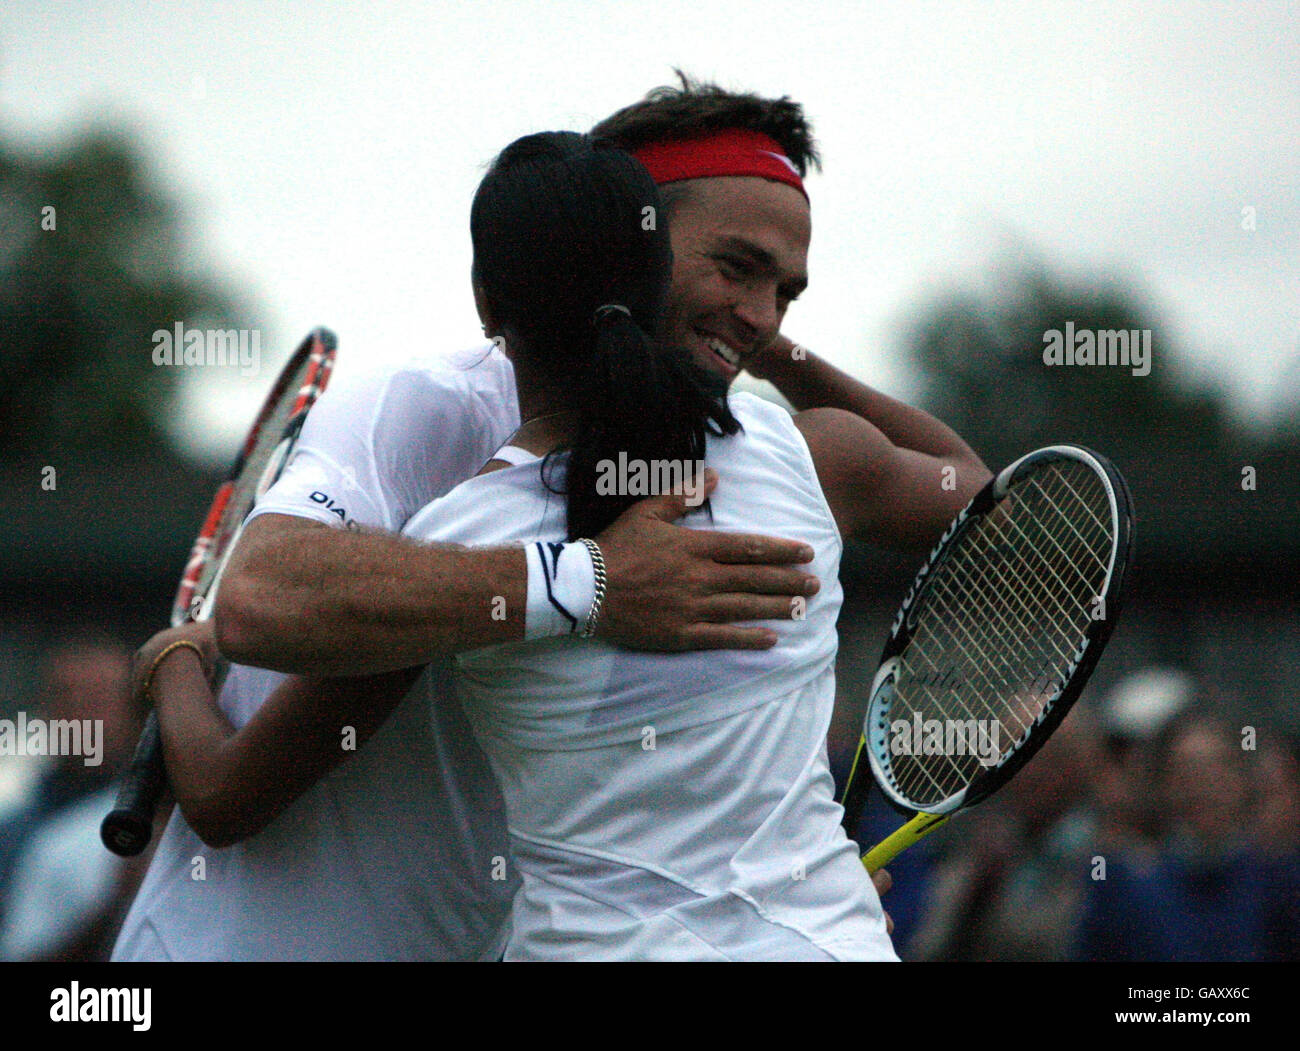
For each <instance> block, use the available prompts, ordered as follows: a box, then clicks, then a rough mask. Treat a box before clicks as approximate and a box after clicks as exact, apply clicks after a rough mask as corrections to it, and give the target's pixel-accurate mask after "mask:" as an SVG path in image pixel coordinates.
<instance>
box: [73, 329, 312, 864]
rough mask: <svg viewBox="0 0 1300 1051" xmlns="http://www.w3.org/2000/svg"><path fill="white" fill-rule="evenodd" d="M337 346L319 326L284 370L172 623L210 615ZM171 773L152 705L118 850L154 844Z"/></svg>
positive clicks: (111, 821)
mask: <svg viewBox="0 0 1300 1051" xmlns="http://www.w3.org/2000/svg"><path fill="white" fill-rule="evenodd" d="M337 346H338V340H337V338H336V337H335V335H334V333H333V332H331V331H329V329H326V328H318V329H315V330H314V331H313V332H312V333H311V334H310V335H309V336H308V337H307V338H306V339H305V340H303V342H302V344H301V345H300V346H299V347H298V349H297V350H295V351H294V353H293V356H292V357H291V358H290V359H289V361H288V363H287V364H286V365H285V366H284V368H283V369H282V370H281V371H280V375H279V376H278V377H277V378H276V381H275V384H274V386H273V387H272V388H271V392H270V394H268V395H267V398H266V401H265V402H264V403H263V405H262V408H261V411H260V412H258V414H257V419H256V420H255V421H254V422H253V426H252V429H251V430H250V431H249V432H248V436H247V437H246V438H245V439H244V444H243V447H242V448H241V449H240V453H239V457H238V459H237V460H236V461H235V465H234V467H232V468H231V470H230V473H229V474H228V475H227V477H226V480H225V481H224V482H222V483H221V487H220V488H219V489H218V490H217V494H216V496H215V497H214V498H213V500H212V506H211V508H209V510H208V514H207V517H206V518H205V519H204V520H203V526H202V528H200V530H199V535H198V538H197V539H196V540H195V541H194V547H193V549H192V551H191V552H190V557H189V561H188V562H186V564H185V572H184V573H183V574H182V576H181V583H180V587H179V588H178V589H177V591H176V599H175V601H174V602H173V603H172V616H171V623H172V627H177V626H179V625H181V624H186V623H189V622H191V621H203V620H207V619H208V617H209V616H210V615H211V612H212V605H213V602H214V601H215V600H216V596H217V587H218V585H219V584H220V583H221V573H222V570H223V569H225V566H226V562H227V561H228V560H229V558H230V553H231V552H232V551H233V550H234V548H235V544H236V542H237V541H238V540H239V535H240V533H241V532H242V531H243V528H244V520H245V519H246V518H247V517H248V514H249V512H250V511H252V509H253V505H254V504H255V503H256V502H257V499H258V497H260V496H261V495H262V494H263V493H265V492H266V491H267V489H269V488H270V487H271V485H272V484H273V483H274V482H275V480H276V479H277V478H278V477H279V476H280V472H281V471H282V470H283V469H284V465H285V464H286V463H287V462H288V459H289V453H290V452H291V451H292V449H293V446H294V443H295V442H296V441H297V440H298V434H299V432H300V431H301V430H302V425H303V421H304V420H306V418H307V410H309V409H310V408H311V407H312V405H313V404H314V403H315V401H316V399H317V398H318V397H319V396H320V394H321V392H322V391H324V390H325V387H326V385H327V384H328V383H329V378H330V373H331V370H332V369H333V366H334V355H335V351H336V348H337ZM166 776H167V775H166V770H165V768H164V766H163V757H162V738H161V736H160V735H159V730H158V716H157V713H155V712H150V713H149V717H148V719H147V721H146V722H145V726H144V730H143V732H142V733H141V734H140V741H139V743H138V744H137V745H136V749H135V754H134V755H133V756H132V758H131V762H130V763H129V764H128V766H127V768H126V773H125V774H124V776H123V780H122V786H121V788H120V789H118V793H117V803H116V805H115V806H114V807H113V810H112V811H111V812H110V813H109V815H108V816H107V817H106V818H104V821H103V824H102V825H101V826H100V830H99V834H100V838H101V839H102V840H103V841H104V845H105V846H106V847H108V849H109V850H111V851H112V852H113V853H114V854H120V855H122V856H123V857H133V856H134V855H136V854H139V853H140V852H141V851H142V850H144V848H145V847H146V846H148V845H149V839H150V837H151V836H152V835H153V820H154V811H155V810H156V809H157V806H158V800H159V799H160V798H161V797H162V793H163V787H164V785H165V784H166Z"/></svg>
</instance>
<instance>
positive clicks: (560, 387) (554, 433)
mask: <svg viewBox="0 0 1300 1051" xmlns="http://www.w3.org/2000/svg"><path fill="white" fill-rule="evenodd" d="M514 366H515V387H516V390H517V392H518V398H519V418H520V420H522V421H523V422H522V423H521V424H520V425H519V429H518V430H517V431H515V433H514V434H513V435H511V438H510V444H511V445H517V446H519V448H521V449H527V450H528V451H529V452H530V453H534V454H536V455H538V456H545V455H546V454H547V453H548V452H550V451H551V450H552V449H554V448H555V447H556V446H559V445H564V444H566V443H567V442H569V441H571V440H572V438H573V433H574V428H575V427H576V426H577V410H576V409H575V407H574V391H573V387H572V385H571V384H568V385H566V384H563V383H560V382H557V380H556V378H555V376H554V375H553V374H548V375H541V376H539V375H538V374H537V372H536V370H534V369H531V368H529V367H528V366H527V365H526V364H525V363H524V362H522V361H520V360H518V359H515V361H514Z"/></svg>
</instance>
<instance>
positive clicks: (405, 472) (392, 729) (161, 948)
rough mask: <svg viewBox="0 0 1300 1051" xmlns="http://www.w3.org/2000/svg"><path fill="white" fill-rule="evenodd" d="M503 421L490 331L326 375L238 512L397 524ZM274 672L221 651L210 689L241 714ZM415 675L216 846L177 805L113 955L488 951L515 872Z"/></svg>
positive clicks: (486, 785) (507, 408)
mask: <svg viewBox="0 0 1300 1051" xmlns="http://www.w3.org/2000/svg"><path fill="white" fill-rule="evenodd" d="M518 426H519V410H518V404H517V397H516V393H515V385H514V373H513V371H512V369H511V367H510V363H509V361H508V360H506V358H505V357H504V356H503V355H502V354H501V353H500V352H499V351H497V350H496V349H494V348H493V347H491V346H486V347H479V348H475V349H474V350H472V351H468V352H465V353H462V354H459V355H457V356H455V357H453V358H451V359H447V360H445V361H432V362H430V361H428V360H424V361H421V362H420V363H419V364H418V365H412V366H410V367H407V368H402V369H398V370H395V371H390V372H387V373H384V374H382V375H374V376H371V377H366V378H364V379H362V380H360V381H357V382H354V383H351V384H346V385H345V384H343V383H342V382H337V383H336V384H335V385H334V386H332V387H331V388H330V390H329V391H327V392H326V393H325V395H324V396H323V397H322V398H321V399H320V401H319V402H318V403H317V404H316V406H315V407H314V408H313V409H312V411H311V414H310V416H309V417H308V419H307V423H306V426H305V428H304V430H303V434H302V438H301V440H300V442H299V445H298V447H297V449H296V450H295V453H294V458H293V461H292V462H291V463H290V465H289V466H288V468H287V469H286V470H285V472H284V474H283V475H281V477H280V479H279V481H278V482H277V483H276V485H275V486H274V487H273V488H272V489H271V490H270V492H268V493H267V494H266V495H265V497H264V498H263V499H262V500H261V501H259V503H258V505H257V509H256V510H255V511H254V512H253V515H254V516H256V515H259V514H266V513H272V512H274V513H276V514H290V515H298V516H301V517H304V518H310V519H314V520H316V521H319V522H323V523H326V524H329V525H336V526H340V527H343V526H346V525H348V524H349V523H355V524H357V525H360V526H369V527H378V528H382V529H388V530H390V531H394V532H396V531H397V530H399V529H401V527H402V525H403V524H404V523H405V522H406V520H407V519H408V518H409V517H410V516H411V514H412V513H413V512H414V511H416V510H417V509H418V508H420V507H423V506H424V505H426V504H427V503H428V502H429V501H430V500H432V499H434V498H436V497H438V496H441V495H442V494H444V493H446V492H448V491H449V490H451V489H452V488H453V486H455V485H456V484H457V483H459V482H461V481H463V480H465V479H466V478H469V477H470V476H472V475H473V474H474V473H475V472H476V471H477V470H478V469H479V468H480V467H481V466H482V465H483V464H484V463H485V462H486V461H487V459H488V458H489V457H490V456H491V454H492V452H493V451H494V450H495V449H496V448H497V447H498V446H500V444H501V443H502V442H503V441H505V439H506V438H507V436H509V434H510V433H511V432H513V431H514V430H515V429H516V428H517V427H518ZM440 676H447V677H446V678H440ZM281 678H282V676H280V675H278V674H276V673H275V672H269V671H263V670H260V669H255V668H247V667H241V666H235V667H232V669H231V672H230V675H229V677H228V679H227V680H226V683H225V686H224V688H223V690H222V692H221V696H220V701H219V703H220V705H221V707H222V709H223V710H224V711H225V713H226V714H227V716H228V717H229V718H230V720H231V722H232V723H233V724H234V725H235V726H236V727H239V726H243V725H244V724H245V723H247V722H248V720H249V719H251V718H252V716H253V714H254V713H255V712H256V711H257V709H258V708H259V707H260V706H261V705H262V704H263V703H264V702H265V700H266V698H267V696H268V695H269V694H270V692H271V691H272V689H274V687H275V685H276V684H277V683H278V682H280V680H281ZM422 685H423V687H424V691H423V692H421V693H417V692H413V693H412V695H411V696H409V697H407V698H406V699H405V700H404V701H403V703H402V704H401V706H400V707H398V709H397V710H396V711H395V712H394V713H393V714H392V715H391V716H390V717H389V718H388V720H387V721H386V722H385V723H384V725H383V726H382V727H381V729H380V730H379V731H378V732H377V733H376V734H375V736H374V737H373V738H372V739H371V740H370V741H369V742H368V743H367V744H365V745H364V746H363V747H362V748H361V749H360V750H359V751H358V753H357V754H356V755H355V756H353V757H351V758H350V759H349V760H348V761H347V762H345V763H343V764H342V765H341V766H339V767H338V768H336V769H335V770H334V771H333V772H332V773H330V774H329V775H327V776H326V777H325V778H324V779H323V780H322V781H320V782H319V783H317V784H316V785H314V786H313V787H312V788H310V789H308V791H307V792H306V793H304V794H303V795H302V796H301V797H300V798H299V799H298V800H296V801H295V802H294V803H293V805H292V806H290V807H289V808H288V809H287V810H286V811H285V812H284V813H283V814H281V815H280V816H279V817H277V818H276V819H275V820H274V821H272V822H271V823H270V824H269V825H268V826H267V827H266V828H265V829H264V830H263V831H262V832H261V833H259V834H258V835H256V836H253V837H251V838H249V839H247V840H245V841H243V842H242V843H238V844H235V845H234V846H231V847H228V848H225V849H223V850H213V849H211V848H209V847H206V846H204V844H203V842H202V841H201V840H200V839H199V838H198V836H197V835H196V834H195V833H194V832H193V830H191V829H190V827H189V825H188V824H186V822H185V819H184V817H183V816H182V815H181V813H180V811H179V809H177V810H176V811H175V812H174V813H173V814H172V817H171V820H170V822H169V823H168V825H167V829H166V832H165V833H164V834H163V836H162V839H161V841H160V842H159V844H158V849H157V852H156V854H155V856H154V859H153V862H152V864H151V865H150V868H149V872H148V874H147V876H146V877H145V880H144V883H143V885H142V886H141V888H140V891H139V894H138V895H137V897H136V900H135V903H134V905H133V906H132V908H131V911H130V913H129V915H128V916H127V919H126V921H125V924H124V925H123V928H122V932H121V934H120V935H119V937H118V942H117V945H116V948H115V950H114V954H113V958H114V959H115V960H472V959H495V958H496V956H497V955H498V953H499V948H500V944H501V940H502V926H503V923H504V922H505V920H506V919H507V917H508V915H509V906H510V900H511V898H512V897H513V895H514V892H515V889H516V887H517V886H518V880H517V878H516V877H515V876H514V874H513V872H514V870H513V867H508V866H506V864H505V863H504V862H505V859H506V858H507V857H508V844H507V839H506V833H505V821H504V811H503V807H502V802H501V796H500V792H499V790H498V789H497V787H496V783H495V781H494V780H493V779H492V774H491V771H490V769H489V768H488V765H487V762H486V760H485V759H484V757H483V754H482V753H481V752H480V750H479V749H478V747H477V745H476V744H475V742H474V740H473V734H472V732H471V730H470V728H469V726H468V724H467V723H466V722H465V718H464V715H463V713H462V711H461V708H460V705H459V703H458V702H457V701H456V698H455V696H454V692H453V690H452V689H451V686H450V678H449V676H448V666H447V665H446V664H443V665H441V666H440V667H434V668H432V669H431V670H430V671H429V672H426V674H425V676H424V677H423V679H422ZM430 695H432V697H433V704H432V705H430Z"/></svg>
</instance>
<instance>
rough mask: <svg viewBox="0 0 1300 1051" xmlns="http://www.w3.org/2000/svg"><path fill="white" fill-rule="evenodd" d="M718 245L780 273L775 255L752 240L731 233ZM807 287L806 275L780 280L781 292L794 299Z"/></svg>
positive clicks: (766, 268) (769, 271) (770, 272)
mask: <svg viewBox="0 0 1300 1051" xmlns="http://www.w3.org/2000/svg"><path fill="white" fill-rule="evenodd" d="M719 247H720V248H723V249H726V250H728V251H732V252H739V253H740V254H741V255H745V256H748V257H749V259H750V260H751V261H752V262H753V263H754V264H755V265H756V266H759V267H761V268H762V269H763V270H765V271H767V272H768V273H769V274H776V273H780V269H781V268H780V267H779V266H777V263H776V257H775V256H774V255H772V253H771V252H769V251H768V250H767V249H766V248H762V247H760V246H759V245H756V244H754V242H753V241H748V240H746V239H745V238H743V237H736V236H735V235H734V234H732V235H727V236H724V237H723V238H722V239H721V241H720V242H719ZM807 287H808V278H807V277H804V276H800V277H793V276H792V277H789V278H787V279H786V280H785V281H782V282H781V293H782V295H784V296H786V297H787V298H788V299H794V298H795V297H796V296H798V295H799V294H800V293H801V292H802V291H803V290H804V289H805V288H807Z"/></svg>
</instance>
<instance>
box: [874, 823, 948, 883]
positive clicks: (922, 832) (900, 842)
mask: <svg viewBox="0 0 1300 1051" xmlns="http://www.w3.org/2000/svg"><path fill="white" fill-rule="evenodd" d="M950 816H951V815H950V814H917V815H916V817H914V818H912V820H911V821H909V822H908V823H907V824H906V825H904V826H903V827H902V828H900V829H899V830H898V831H897V832H895V833H893V835H891V836H888V837H887V838H885V839H882V840H881V841H880V842H879V843H877V844H876V845H875V846H874V847H872V848H871V849H870V850H868V851H867V852H866V854H864V855H863V856H862V864H864V865H865V866H866V867H867V872H869V873H870V874H871V875H873V876H874V875H875V874H876V873H877V872H878V871H879V870H880V869H883V868H884V867H885V866H886V865H888V864H889V863H890V862H891V861H893V860H894V858H896V857H898V855H899V854H901V853H903V851H905V850H906V849H907V848H908V847H910V846H911V845H912V844H913V843H915V842H916V841H917V840H919V839H922V838H923V837H925V836H928V835H929V834H930V833H931V832H933V831H934V830H935V829H936V828H938V827H939V826H940V825H942V824H944V822H946V821H947V820H948V818H949V817H950Z"/></svg>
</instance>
